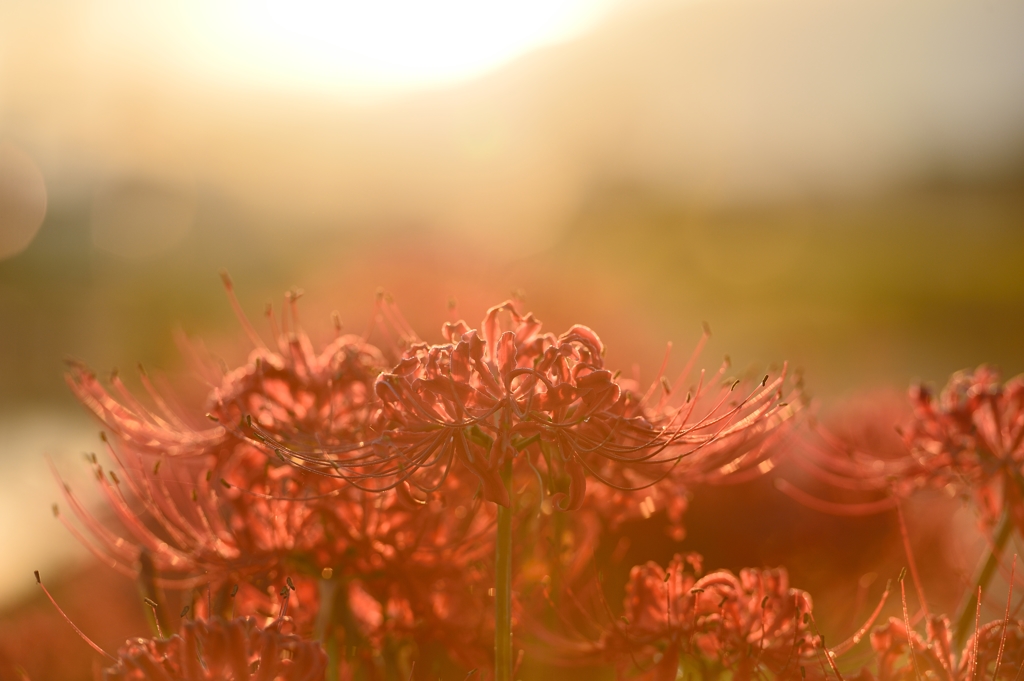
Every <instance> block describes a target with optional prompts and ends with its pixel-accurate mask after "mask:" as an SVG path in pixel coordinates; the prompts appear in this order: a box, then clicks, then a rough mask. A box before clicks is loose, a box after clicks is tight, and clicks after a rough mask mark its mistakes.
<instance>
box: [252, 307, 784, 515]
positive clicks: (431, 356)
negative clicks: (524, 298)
mask: <svg viewBox="0 0 1024 681" xmlns="http://www.w3.org/2000/svg"><path fill="white" fill-rule="evenodd" d="M502 315H505V316H506V317H507V319H508V320H509V324H508V326H509V329H508V330H506V331H502V330H501V323H500V322H501V318H502ZM481 329H482V331H477V330H474V329H470V328H469V326H468V325H467V324H466V323H465V322H457V323H454V324H446V325H445V326H444V328H443V334H444V336H445V338H446V339H447V340H448V343H447V344H444V345H433V346H432V345H426V344H415V345H412V346H411V347H410V348H409V349H408V350H407V351H406V353H405V356H404V358H403V359H402V360H401V361H400V362H399V363H398V365H397V366H396V367H395V368H394V369H392V370H391V371H390V372H388V373H384V374H382V375H381V376H380V377H379V378H378V380H377V383H376V392H377V395H378V396H379V397H380V400H381V403H382V407H381V411H382V413H381V416H382V421H381V431H380V435H379V437H378V439H377V440H375V441H374V442H372V443H370V442H368V443H365V446H358V445H352V446H348V447H337V448H331V447H322V448H319V449H318V451H317V452H310V451H309V450H308V449H304V448H303V447H301V446H292V444H291V443H290V442H287V441H285V440H283V439H280V438H275V437H273V434H271V433H268V432H266V431H265V429H262V428H260V427H256V428H255V430H256V433H257V435H258V437H259V438H260V439H261V440H263V441H264V442H266V443H268V444H269V445H270V446H271V447H272V448H274V449H276V450H277V451H279V452H282V453H283V454H286V455H288V456H291V457H293V458H297V459H299V460H301V461H302V462H303V463H304V464H306V465H309V466H311V467H313V468H314V469H316V470H320V471H322V472H325V473H330V474H335V475H338V476H340V477H345V478H347V479H350V480H359V481H367V482H365V483H362V484H368V485H369V484H377V485H379V486H380V487H384V488H387V487H391V486H395V485H400V484H403V483H409V484H411V485H413V486H414V487H416V488H418V489H420V490H424V491H430V490H435V489H438V488H439V487H440V486H441V484H442V483H443V481H444V480H445V478H446V477H447V476H448V475H449V472H450V471H452V470H453V468H454V467H457V466H459V467H464V468H465V469H467V470H469V471H471V472H472V473H473V474H474V475H475V476H476V477H477V478H478V479H479V480H480V482H481V484H482V487H483V493H484V497H485V498H486V499H488V500H490V501H493V502H495V503H497V504H500V505H503V506H507V505H508V504H509V497H508V490H507V489H506V486H505V484H504V483H503V481H502V479H501V474H500V471H501V470H502V467H503V465H504V464H505V463H506V462H508V461H510V460H515V461H516V462H517V465H518V466H520V467H522V468H526V467H529V469H532V470H533V471H534V473H535V474H536V476H537V477H538V478H539V479H540V480H541V483H542V488H543V489H546V490H547V491H549V492H551V493H552V495H553V496H552V499H551V501H552V503H554V504H556V505H557V506H558V507H559V508H560V509H562V510H575V509H577V508H579V507H580V505H581V504H582V503H583V499H584V497H585V488H586V475H587V474H588V473H589V474H590V475H592V476H594V477H596V478H597V479H599V480H601V481H603V482H607V483H609V484H611V485H613V486H617V487H622V488H633V487H643V486H647V485H650V484H652V483H653V482H655V481H657V480H659V479H661V478H664V477H665V476H667V475H669V474H670V473H671V472H672V469H673V467H675V466H680V468H681V469H685V470H690V471H700V472H701V474H703V475H712V474H713V472H714V471H717V470H720V469H722V467H723V466H727V465H728V464H729V463H730V462H734V461H736V460H737V458H738V457H739V456H740V455H741V454H746V453H747V452H748V450H749V448H750V446H749V444H747V445H742V446H741V445H739V443H740V442H745V441H746V440H747V439H748V438H749V436H752V435H755V434H761V433H764V432H768V431H770V430H772V429H773V428H774V427H775V426H777V425H778V424H779V423H781V422H782V421H784V420H785V418H784V413H785V414H789V413H791V412H790V411H786V410H785V409H784V408H783V407H782V406H781V405H780V404H779V399H780V397H781V395H780V387H781V384H782V378H779V379H777V380H776V381H775V382H773V383H772V384H771V385H768V384H767V381H764V382H762V384H761V385H760V386H759V387H758V389H756V390H755V391H754V393H753V394H752V395H750V396H748V397H747V398H746V399H742V400H732V401H731V402H730V398H731V397H733V395H732V394H731V388H735V385H736V384H737V383H739V382H735V383H730V384H729V385H728V386H727V387H726V388H725V389H724V390H723V391H722V393H721V394H720V395H719V399H717V400H707V399H704V398H706V395H705V392H706V390H705V386H704V385H703V383H698V385H697V386H696V387H695V389H694V391H693V392H692V393H691V394H690V395H688V399H687V400H686V401H685V402H684V401H683V400H682V399H681V396H678V395H677V397H679V398H680V399H678V400H677V401H678V402H679V404H673V400H675V399H676V398H673V399H672V400H670V399H668V395H669V394H670V393H671V386H670V385H669V384H668V382H667V381H664V380H662V381H661V382H656V383H655V385H654V386H652V389H651V390H650V391H648V394H646V395H644V396H638V394H637V393H636V392H633V391H631V390H628V389H624V385H623V382H619V381H618V380H617V375H613V374H612V372H611V371H609V370H607V369H606V368H605V367H604V362H603V355H604V346H603V345H602V343H601V341H600V339H599V338H598V337H597V335H596V334H595V333H594V332H593V331H592V330H590V329H589V328H587V327H585V326H579V325H577V326H573V327H572V328H570V329H569V330H568V331H567V332H565V333H564V334H562V335H561V336H555V335H554V334H550V333H541V324H540V322H539V321H537V320H536V318H534V317H533V315H525V316H523V315H520V314H519V313H518V311H517V310H516V309H515V306H514V304H513V303H511V302H507V303H504V304H502V305H498V306H496V307H493V308H491V309H490V310H489V311H488V312H487V315H486V316H485V318H484V320H483V322H482V324H481ZM662 386H664V396H663V397H662V399H660V400H659V401H658V402H657V403H656V404H654V403H652V396H653V394H654V392H655V390H656V389H658V388H659V387H662ZM698 405H700V406H701V409H702V411H696V409H697V407H698ZM755 439H756V438H755ZM705 451H706V456H703V458H701V463H696V460H697V457H696V456H695V455H696V454H697V453H698V452H701V453H702V454H703V452H705ZM690 456H693V457H694V459H693V461H694V462H693V463H690V462H688V461H687V460H686V459H685V458H684V457H690ZM681 461H683V463H682V464H680V462H681ZM755 463H757V462H756V461H755ZM619 469H631V470H632V471H633V474H632V475H627V474H623V473H621V472H620V470H619ZM369 481H377V482H375V483H371V482H369Z"/></svg>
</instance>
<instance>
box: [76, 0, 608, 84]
mask: <svg viewBox="0 0 1024 681" xmlns="http://www.w3.org/2000/svg"><path fill="white" fill-rule="evenodd" d="M615 2H616V0H429V1H426V0H372V1H371V2H368V1H367V0H333V1H329V0H256V1H252V0H249V1H246V0H191V1H189V2H183V3H180V4H177V5H173V6H170V7H168V6H163V7H161V8H159V9H157V10H154V6H153V5H151V4H149V3H135V2H128V1H126V0H114V1H113V2H109V1H108V2H103V3H98V5H99V7H100V8H101V11H100V12H99V14H100V16H97V17H94V19H95V23H94V28H95V34H94V37H95V38H97V40H98V42H99V43H100V44H103V43H106V42H107V41H108V40H110V39H111V38H114V39H115V41H116V42H121V41H123V40H126V41H128V42H134V43H135V44H136V46H137V47H141V48H143V49H145V50H149V51H152V50H153V49H156V50H159V52H161V53H162V56H163V57H165V58H170V59H172V60H173V61H175V62H176V63H177V64H179V65H183V66H186V67H188V68H189V69H191V70H197V71H198V72H199V73H201V74H205V75H213V76H227V77H228V78H230V80H231V82H236V83H237V82H249V83H256V84H260V85H274V84H278V85H287V86H288V87H291V88H294V87H312V88H316V89H324V88H326V89H329V90H335V91H338V92H360V91H369V92H375V91H377V92H379V91H394V90H401V89H408V88H416V87H422V86H425V85H431V84H437V83H445V82H453V81H457V80H460V79H464V78H467V77H472V76H474V75H477V74H480V73H483V72H485V71H487V70H489V69H491V68H493V67H496V66H498V65H500V64H502V63H505V62H507V61H510V60H511V59H514V58H515V57H517V56H519V55H521V54H524V53H526V52H528V51H530V50H531V49H534V48H536V47H539V46H541V45H544V44H549V43H554V42H559V41H561V40H565V39H568V38H571V37H573V36H575V35H578V34H580V33H581V32H583V31H585V30H587V28H589V27H590V26H592V25H593V24H594V23H596V22H597V21H598V20H600V18H601V17H602V16H604V15H605V14H606V13H607V11H608V10H609V8H610V7H611V6H612V5H613V4H615ZM111 33H113V34H115V35H111ZM117 39H120V40H117ZM108 44H109V43H108Z"/></svg>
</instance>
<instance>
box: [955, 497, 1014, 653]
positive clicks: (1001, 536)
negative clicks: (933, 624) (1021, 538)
mask: <svg viewBox="0 0 1024 681" xmlns="http://www.w3.org/2000/svg"><path fill="white" fill-rule="evenodd" d="M1012 534H1013V521H1012V520H1011V519H1010V509H1009V507H1007V508H1004V510H1003V515H1002V516H1001V517H1000V518H999V524H998V525H996V531H995V534H994V536H993V538H992V545H991V546H990V547H989V550H988V555H987V556H985V560H984V561H982V563H981V565H979V567H978V571H977V573H976V574H975V576H974V580H973V587H972V588H971V589H970V590H968V591H967V593H965V594H964V596H963V600H961V601H960V607H959V608H958V609H957V613H956V629H955V631H954V634H953V641H954V645H955V649H956V650H960V648H962V647H963V645H964V643H965V642H966V641H967V632H968V631H969V630H970V628H971V625H972V624H973V622H974V613H975V606H976V605H977V602H976V601H975V598H976V596H977V593H978V587H981V588H982V590H984V589H985V587H987V586H988V583H989V582H990V581H991V580H992V576H993V575H994V574H995V573H996V569H997V568H998V567H999V561H1000V559H1001V558H1002V555H1003V549H1004V548H1005V547H1006V542H1007V541H1009V539H1010V535H1012Z"/></svg>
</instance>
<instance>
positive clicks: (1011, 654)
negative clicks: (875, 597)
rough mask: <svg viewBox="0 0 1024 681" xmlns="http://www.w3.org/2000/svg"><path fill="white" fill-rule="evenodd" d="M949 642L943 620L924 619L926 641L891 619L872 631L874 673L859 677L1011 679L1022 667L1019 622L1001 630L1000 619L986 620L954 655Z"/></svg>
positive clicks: (885, 680) (1023, 641)
mask: <svg viewBox="0 0 1024 681" xmlns="http://www.w3.org/2000/svg"><path fill="white" fill-rule="evenodd" d="M952 641H953V634H952V630H951V628H950V625H949V620H948V619H946V617H944V616H933V617H931V618H929V619H928V626H927V631H926V636H925V637H921V636H920V635H919V634H918V633H917V632H916V631H909V632H908V631H907V627H906V624H905V623H904V621H903V620H901V619H897V618H895V617H894V618H892V619H890V620H889V623H888V624H887V625H885V626H884V627H879V628H878V629H876V630H875V631H874V632H872V633H871V646H872V648H873V649H874V652H875V655H876V656H877V665H878V669H877V675H876V674H872V673H871V672H869V671H864V672H862V673H861V675H860V676H859V677H858V678H860V679H864V680H874V679H877V681H913V680H914V679H919V678H943V679H950V680H951V681H972V680H973V679H994V680H997V679H1000V678H1002V679H1016V678H1017V675H1018V674H1019V672H1020V669H1021V668H1022V666H1024V620H1017V621H1014V620H1010V621H1009V622H1008V624H1007V626H1006V628H1005V630H1004V627H1003V621H1002V620H998V621H995V622H989V623H988V624H986V625H984V626H982V627H981V628H980V629H979V630H978V631H977V632H976V633H975V634H974V636H972V637H971V638H970V639H968V641H967V644H966V645H965V646H964V648H963V650H962V651H960V652H959V654H957V653H956V651H954V649H953V642H952ZM975 650H977V657H975ZM1000 651H1002V653H1001V655H1000ZM997 661H998V664H999V668H998V669H996V663H997ZM933 675H934V676H933Z"/></svg>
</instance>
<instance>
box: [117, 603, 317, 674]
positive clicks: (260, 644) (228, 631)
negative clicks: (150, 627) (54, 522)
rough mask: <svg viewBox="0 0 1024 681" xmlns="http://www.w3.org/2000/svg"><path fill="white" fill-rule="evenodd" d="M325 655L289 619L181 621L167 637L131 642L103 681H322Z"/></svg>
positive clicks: (119, 651)
mask: <svg viewBox="0 0 1024 681" xmlns="http://www.w3.org/2000/svg"><path fill="white" fill-rule="evenodd" d="M326 670H327V655H326V654H325V653H324V650H323V648H321V647H320V644H319V643H316V642H314V641H307V640H303V639H302V638H300V637H299V636H298V635H297V634H295V633H294V627H293V626H292V623H291V621H290V620H289V619H288V618H284V619H279V620H276V621H274V622H273V623H271V624H270V625H268V626H267V627H265V628H263V629H260V627H259V626H257V624H256V621H255V620H254V619H253V618H251V617H244V618H236V619H233V620H222V619H220V618H213V619H210V620H186V621H184V622H183V623H182V625H181V631H180V632H179V633H178V634H176V635H174V636H171V637H170V638H152V639H144V638H137V639H131V640H129V641H128V642H127V643H125V645H124V646H123V647H122V648H121V649H120V650H118V652H117V661H116V663H115V664H114V665H113V666H111V667H109V668H107V669H106V670H104V672H103V681H249V680H250V679H256V680H259V681H322V680H323V679H324V675H325V673H326Z"/></svg>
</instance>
